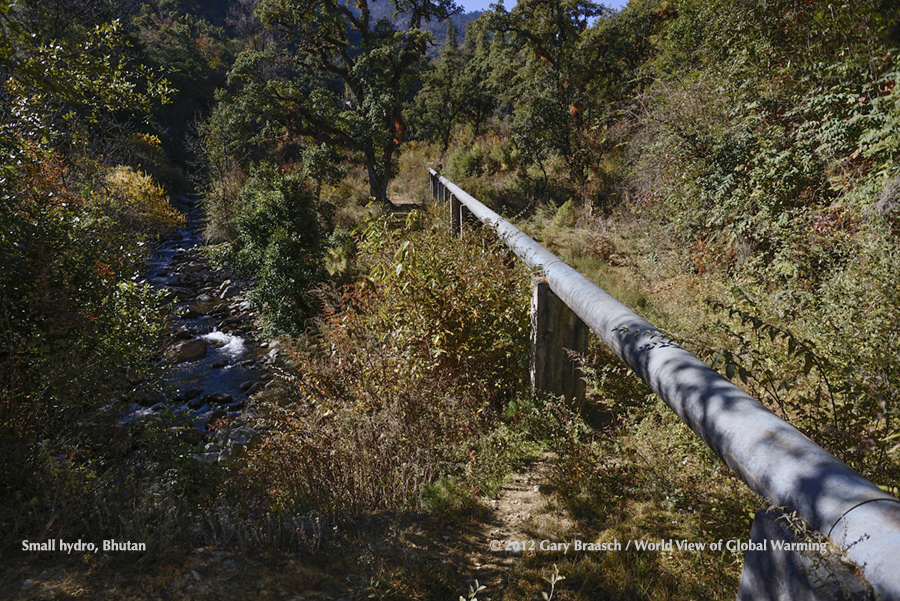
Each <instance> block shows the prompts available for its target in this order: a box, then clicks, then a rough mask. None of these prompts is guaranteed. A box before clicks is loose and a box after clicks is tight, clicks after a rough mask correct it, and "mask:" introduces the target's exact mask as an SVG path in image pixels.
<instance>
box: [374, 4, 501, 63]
mask: <svg viewBox="0 0 900 601" xmlns="http://www.w3.org/2000/svg"><path fill="white" fill-rule="evenodd" d="M369 11H370V14H371V15H372V19H373V21H376V22H377V21H379V20H381V19H387V20H388V21H392V22H394V23H396V24H398V25H404V24H405V23H406V19H407V15H406V14H404V13H400V14H399V15H397V18H396V19H395V18H394V11H393V5H392V4H391V3H390V2H386V1H383V0H380V1H376V2H372V3H371V4H370V5H369ZM483 14H484V11H480V10H476V11H472V12H470V13H461V14H456V15H453V16H452V17H450V22H451V23H453V26H454V27H455V28H456V32H457V37H458V41H459V42H462V38H463V36H464V35H465V33H466V25H468V24H469V22H470V21H474V20H475V19H477V18H478V17H480V16H481V15H483ZM422 29H424V30H425V31H430V32H431V33H433V34H434V47H433V48H432V49H431V50H430V51H429V55H432V54H437V51H438V50H439V49H440V48H442V47H443V46H444V44H445V43H446V41H447V23H446V22H445V21H430V22H427V23H423V24H422Z"/></svg>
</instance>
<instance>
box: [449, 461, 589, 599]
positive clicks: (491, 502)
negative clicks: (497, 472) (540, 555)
mask: <svg viewBox="0 0 900 601" xmlns="http://www.w3.org/2000/svg"><path fill="white" fill-rule="evenodd" d="M553 463H554V458H553V456H551V455H543V456H541V457H540V458H538V459H537V460H535V461H533V462H532V463H530V464H529V465H528V466H526V467H525V468H523V469H521V470H519V471H518V472H516V473H515V474H513V475H511V476H510V477H509V478H508V479H507V481H506V483H505V484H504V485H503V486H502V487H501V488H500V490H499V491H498V492H497V494H496V495H494V496H493V497H491V498H489V499H485V500H483V505H484V506H485V511H484V513H483V514H482V515H481V516H479V519H477V520H473V521H472V522H471V523H469V524H467V525H466V526H465V527H464V528H463V529H461V530H460V529H457V530H456V531H455V535H454V534H451V532H450V531H449V530H448V533H447V534H445V536H448V537H449V540H448V543H449V544H450V545H451V546H453V547H456V549H457V550H458V553H459V554H460V555H461V556H462V557H461V558H460V559H463V560H464V562H460V563H468V565H469V567H470V568H471V571H470V572H469V573H470V574H471V575H472V578H477V579H478V582H479V584H483V585H485V586H487V587H488V588H487V590H486V591H485V595H484V596H490V595H491V593H494V592H496V591H497V589H498V588H499V587H502V586H503V585H504V584H505V583H506V581H507V580H508V573H509V571H510V570H511V569H512V568H513V567H514V566H515V564H516V561H517V560H518V559H519V557H521V555H522V553H523V552H525V553H527V552H529V550H528V549H529V547H530V545H531V544H532V543H531V541H534V543H535V544H540V541H542V540H549V541H551V542H552V541H555V540H558V534H559V533H562V532H566V531H568V530H570V529H571V528H572V526H573V522H572V520H571V518H570V517H569V516H568V515H567V514H566V513H565V512H564V511H561V510H559V509H557V508H555V507H554V504H553V502H552V490H551V488H550V486H549V485H548V482H549V480H550V474H551V471H552V470H553V469H554V466H553ZM495 541H496V542H495ZM523 546H525V549H524V550H523V549H522V547H523ZM498 548H499V550H494V549H498Z"/></svg>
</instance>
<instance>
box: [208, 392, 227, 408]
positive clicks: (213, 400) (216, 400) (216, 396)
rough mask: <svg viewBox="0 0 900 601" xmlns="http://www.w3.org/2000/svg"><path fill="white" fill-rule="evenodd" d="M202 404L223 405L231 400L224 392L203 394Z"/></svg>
mask: <svg viewBox="0 0 900 601" xmlns="http://www.w3.org/2000/svg"><path fill="white" fill-rule="evenodd" d="M202 398H203V402H204V403H209V404H210V405H224V404H226V403H230V402H231V401H232V400H233V399H232V398H231V395H230V394H228V393H225V392H215V393H213V394H204V395H203V397H202Z"/></svg>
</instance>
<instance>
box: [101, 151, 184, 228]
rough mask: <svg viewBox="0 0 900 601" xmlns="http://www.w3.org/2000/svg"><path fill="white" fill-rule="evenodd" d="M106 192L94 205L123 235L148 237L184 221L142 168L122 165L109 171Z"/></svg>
mask: <svg viewBox="0 0 900 601" xmlns="http://www.w3.org/2000/svg"><path fill="white" fill-rule="evenodd" d="M103 192H104V194H103V198H102V199H100V200H98V201H97V202H96V204H95V206H96V208H97V209H99V210H100V211H101V212H102V214H104V215H105V216H106V217H107V218H108V219H109V220H110V221H111V223H112V224H113V226H114V228H115V229H117V230H119V231H121V232H122V234H124V235H140V236H146V235H148V234H156V233H157V232H159V231H160V230H165V229H168V228H173V227H177V226H180V225H183V224H184V215H182V214H181V213H179V212H178V211H176V210H175V209H174V208H173V207H172V205H170V204H169V200H168V197H167V195H166V192H165V190H163V188H162V187H161V186H159V185H158V184H156V183H155V182H154V181H153V178H152V177H150V176H149V175H147V174H146V173H144V172H143V171H135V170H134V169H132V168H131V167H125V166H122V165H120V166H118V167H116V168H114V169H112V170H110V171H109V173H108V174H107V176H106V185H105V187H104V191H103Z"/></svg>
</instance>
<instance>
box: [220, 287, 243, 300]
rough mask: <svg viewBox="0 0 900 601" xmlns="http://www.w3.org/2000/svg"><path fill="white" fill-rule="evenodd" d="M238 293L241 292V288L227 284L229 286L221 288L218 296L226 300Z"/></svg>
mask: <svg viewBox="0 0 900 601" xmlns="http://www.w3.org/2000/svg"><path fill="white" fill-rule="evenodd" d="M240 293H241V289H240V288H238V287H237V286H229V287H227V288H225V290H223V291H222V293H221V294H220V295H219V296H220V297H221V299H222V300H227V299H229V298H231V297H233V296H237V295H238V294H240Z"/></svg>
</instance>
